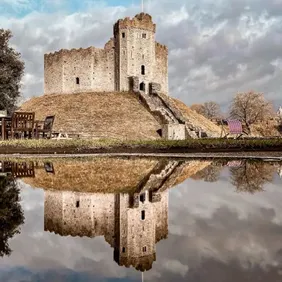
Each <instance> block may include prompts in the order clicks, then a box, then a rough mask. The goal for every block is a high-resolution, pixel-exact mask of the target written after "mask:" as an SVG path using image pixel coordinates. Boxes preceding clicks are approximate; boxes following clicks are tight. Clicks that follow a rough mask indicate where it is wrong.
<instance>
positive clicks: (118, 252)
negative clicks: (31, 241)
mask: <svg viewBox="0 0 282 282" xmlns="http://www.w3.org/2000/svg"><path fill="white" fill-rule="evenodd" d="M44 230H45V231H50V232H55V233H57V234H59V235H61V236H67V235H72V236H87V237H96V236H104V237H105V240H106V241H107V242H108V243H109V244H110V246H111V247H112V248H114V260H115V261H116V262H117V263H118V264H119V265H122V266H126V267H129V266H133V267H135V268H136V269H137V270H140V271H145V270H149V269H151V267H152V264H153V261H155V260H156V243H157V242H159V241H160V240H161V239H165V238H166V237H167V235H168V191H165V192H162V193H157V194H153V193H151V192H148V191H146V192H144V193H142V194H141V195H140V196H139V197H138V199H137V198H136V197H134V196H133V195H129V194H99V193H96V194H90V193H79V192H56V191H45V207H44Z"/></svg>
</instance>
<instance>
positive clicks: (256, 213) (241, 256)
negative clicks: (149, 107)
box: [0, 158, 282, 282]
mask: <svg viewBox="0 0 282 282" xmlns="http://www.w3.org/2000/svg"><path fill="white" fill-rule="evenodd" d="M281 280H282V162H274V161H273V162H272V161H268V162H258V161H246V160H236V161H235V160H233V161H232V160H213V161H211V160H185V161H183V160H179V159H178V160H174V159H154V158H150V159H148V158H147V159H146V158H143V159H141V158H93V159H92V158H87V159H83V158H81V159H49V160H44V159H41V160H33V161H31V160H14V161H11V160H8V159H6V160H0V281H1V282H2V281H3V282H15V281H28V282H31V281H32V282H33V281H34V282H35V281H36V282H47V281H50V282H51V281H52V282H56V281H58V282H61V281H76V282H79V281H83V282H88V281H89V282H90V281H195V282H196V281H201V282H203V281H209V282H212V281H215V282H218V281H234V282H235V281H236V282H237V281H254V282H255V281H281Z"/></svg>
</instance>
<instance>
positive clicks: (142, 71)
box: [141, 65, 145, 75]
mask: <svg viewBox="0 0 282 282" xmlns="http://www.w3.org/2000/svg"><path fill="white" fill-rule="evenodd" d="M141 74H142V75H144V74H145V66H144V65H142V66H141Z"/></svg>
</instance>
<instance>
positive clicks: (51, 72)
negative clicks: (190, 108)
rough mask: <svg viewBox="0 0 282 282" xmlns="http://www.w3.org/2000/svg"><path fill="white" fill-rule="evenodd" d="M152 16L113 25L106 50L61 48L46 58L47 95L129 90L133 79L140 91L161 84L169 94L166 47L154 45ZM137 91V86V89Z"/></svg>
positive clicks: (45, 83) (138, 16)
mask: <svg viewBox="0 0 282 282" xmlns="http://www.w3.org/2000/svg"><path fill="white" fill-rule="evenodd" d="M155 31H156V25H155V24H154V23H153V21H152V17H151V16H150V15H149V14H146V13H140V14H138V15H136V16H135V17H134V18H132V19H131V18H129V17H126V18H124V19H120V20H118V21H117V22H116V23H115V24H114V34H113V35H114V36H113V37H112V38H110V40H108V42H106V44H105V45H104V48H95V47H93V46H91V47H88V48H86V49H83V48H79V49H75V48H73V49H70V50H66V49H62V50H60V51H56V52H54V53H49V54H45V55H44V94H62V93H64V94H67V93H68V94H69V93H70V94H71V93H78V92H113V91H129V90H131V88H132V85H131V84H132V83H131V80H130V79H131V77H137V78H138V79H139V85H138V90H139V91H143V92H145V93H146V94H148V93H149V84H150V83H152V82H156V83H159V84H161V89H162V91H163V92H164V93H166V94H167V93H168V85H167V84H168V83H167V81H168V78H167V77H168V68H167V57H168V50H167V47H166V46H164V45H162V44H160V43H157V42H155ZM135 88H136V87H135Z"/></svg>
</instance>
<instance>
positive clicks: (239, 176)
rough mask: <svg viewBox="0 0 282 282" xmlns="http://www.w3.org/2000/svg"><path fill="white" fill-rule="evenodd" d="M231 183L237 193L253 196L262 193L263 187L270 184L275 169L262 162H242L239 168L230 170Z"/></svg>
mask: <svg viewBox="0 0 282 282" xmlns="http://www.w3.org/2000/svg"><path fill="white" fill-rule="evenodd" d="M230 172H231V183H232V184H233V185H234V186H235V187H236V189H237V191H238V192H248V193H251V194H254V193H256V192H259V191H263V186H264V185H265V184H266V183H268V182H272V179H273V176H274V173H275V167H274V166H272V165H270V164H267V163H263V162H254V163H250V162H247V161H246V162H243V163H242V165H241V166H240V167H232V168H230Z"/></svg>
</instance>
